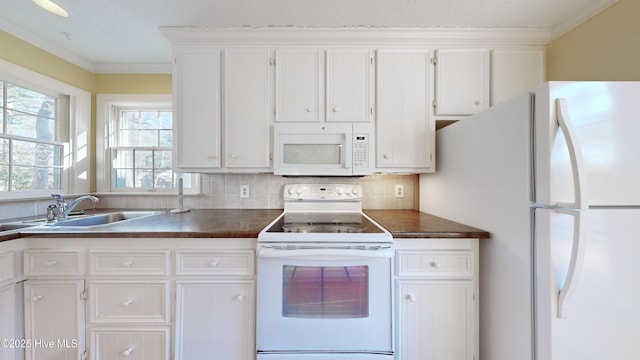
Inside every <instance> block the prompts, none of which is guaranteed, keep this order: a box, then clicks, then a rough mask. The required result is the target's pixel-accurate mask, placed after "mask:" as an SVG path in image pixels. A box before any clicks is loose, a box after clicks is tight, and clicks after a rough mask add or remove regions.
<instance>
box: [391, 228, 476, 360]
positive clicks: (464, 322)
mask: <svg viewBox="0 0 640 360" xmlns="http://www.w3.org/2000/svg"><path fill="white" fill-rule="evenodd" d="M396 249H397V250H396V272H395V291H396V293H395V299H396V347H397V351H396V359H398V360H473V359H478V358H479V355H478V353H479V346H478V335H479V333H478V329H479V327H478V296H477V294H478V271H477V269H478V268H477V264H478V239H396Z"/></svg>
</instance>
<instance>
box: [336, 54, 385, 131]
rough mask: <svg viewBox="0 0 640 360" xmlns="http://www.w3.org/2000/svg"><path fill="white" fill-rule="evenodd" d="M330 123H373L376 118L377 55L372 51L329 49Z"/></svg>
mask: <svg viewBox="0 0 640 360" xmlns="http://www.w3.org/2000/svg"><path fill="white" fill-rule="evenodd" d="M326 62H327V66H326V68H327V76H326V79H327V83H326V86H327V100H326V114H327V116H326V118H327V122H369V121H371V119H372V117H373V108H372V104H371V102H372V100H371V99H372V97H373V86H372V85H371V84H372V70H373V55H372V53H371V51H369V50H327V56H326Z"/></svg>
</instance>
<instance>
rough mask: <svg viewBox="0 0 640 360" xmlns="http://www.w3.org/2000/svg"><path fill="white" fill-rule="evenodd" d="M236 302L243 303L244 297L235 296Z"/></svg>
mask: <svg viewBox="0 0 640 360" xmlns="http://www.w3.org/2000/svg"><path fill="white" fill-rule="evenodd" d="M236 300H238V301H244V295H237V296H236Z"/></svg>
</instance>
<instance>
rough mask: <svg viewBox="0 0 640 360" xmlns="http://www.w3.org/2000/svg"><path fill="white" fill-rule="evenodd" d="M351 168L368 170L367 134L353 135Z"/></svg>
mask: <svg viewBox="0 0 640 360" xmlns="http://www.w3.org/2000/svg"><path fill="white" fill-rule="evenodd" d="M353 167H354V168H356V169H358V168H361V169H367V168H369V134H353Z"/></svg>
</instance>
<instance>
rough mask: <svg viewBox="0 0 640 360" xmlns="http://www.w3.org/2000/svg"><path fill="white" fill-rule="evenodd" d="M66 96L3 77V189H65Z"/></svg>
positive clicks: (0, 146) (0, 165) (0, 164)
mask: <svg viewBox="0 0 640 360" xmlns="http://www.w3.org/2000/svg"><path fill="white" fill-rule="evenodd" d="M66 98H67V97H66V96H64V95H61V94H55V93H45V92H44V91H34V90H31V89H28V88H26V87H22V86H19V85H16V84H13V83H11V82H7V81H3V80H0V121H1V123H2V124H1V125H2V128H1V131H0V192H4V193H6V192H15V193H25V192H32V193H37V192H39V191H40V192H44V191H48V192H49V193H50V192H52V191H56V192H59V191H60V190H62V189H63V159H64V155H65V154H64V149H65V142H63V140H65V139H62V136H61V131H60V129H61V128H62V127H63V126H62V124H63V123H67V122H68V118H67V117H66V116H64V115H63V114H64V113H65V111H64V110H63V109H62V108H61V104H67V103H68V101H65V99H66Z"/></svg>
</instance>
